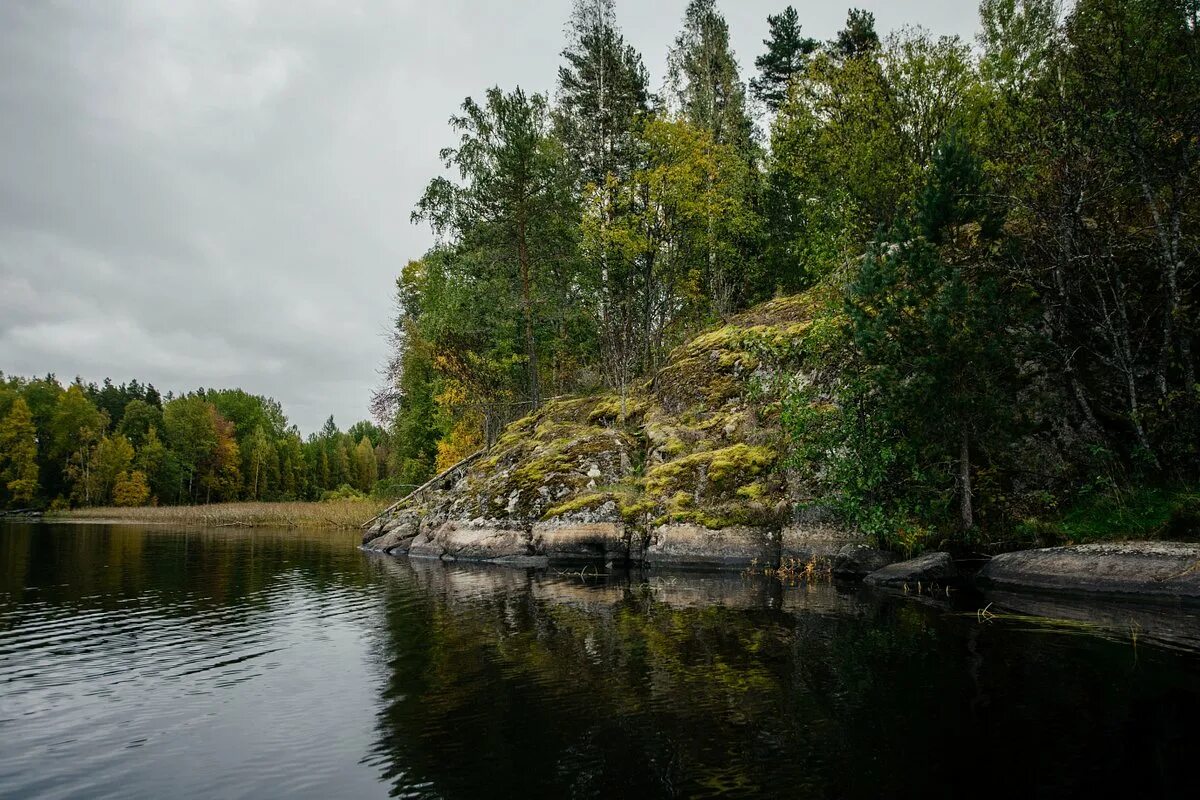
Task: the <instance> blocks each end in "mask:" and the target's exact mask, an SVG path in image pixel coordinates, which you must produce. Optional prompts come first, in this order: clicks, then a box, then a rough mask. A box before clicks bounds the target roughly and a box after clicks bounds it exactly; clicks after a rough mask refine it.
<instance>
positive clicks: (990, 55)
mask: <svg viewBox="0 0 1200 800" xmlns="http://www.w3.org/2000/svg"><path fill="white" fill-rule="evenodd" d="M1198 8H1200V2H1197V0H1078V2H1076V3H1074V4H1073V5H1071V6H1070V7H1067V8H1064V7H1063V6H1062V5H1061V4H1060V3H1059V2H1057V0H984V2H983V3H982V4H981V5H980V26H979V33H978V35H977V37H976V39H975V40H974V41H964V40H962V39H960V38H958V37H954V36H934V35H932V34H931V33H929V32H928V31H926V30H924V29H922V28H920V27H904V28H901V29H900V30H897V31H893V32H891V33H887V34H886V35H881V33H880V32H879V31H877V30H876V26H875V20H874V18H873V16H872V15H871V14H870V13H867V12H865V11H862V10H857V9H852V10H850V11H849V13H848V16H847V19H846V22H845V25H844V27H843V28H842V29H841V30H840V31H838V32H837V33H836V35H835V36H834V37H833V38H832V39H831V40H827V41H821V40H817V39H815V38H812V37H810V36H809V35H807V33H806V31H805V29H804V20H803V19H802V17H801V15H800V14H799V13H797V11H796V10H795V9H794V8H792V7H788V8H785V9H783V10H781V11H780V13H778V14H775V15H771V16H770V17H769V18H768V20H767V23H768V30H769V35H768V37H767V39H766V40H765V41H764V45H763V49H762V51H761V52H760V53H758V54H756V57H755V58H754V62H753V65H754V69H753V70H752V71H749V72H748V73H747V74H745V75H744V74H743V73H742V72H741V70H740V66H739V62H738V60H737V59H736V58H735V54H734V53H733V51H732V50H731V48H730V43H729V30H728V26H727V24H726V21H725V19H724V18H723V16H722V14H721V11H720V9H719V8H718V6H717V3H716V2H715V0H692V1H691V2H690V3H689V4H688V6H687V9H686V12H685V15H684V18H683V21H682V28H681V30H680V32H679V34H678V37H677V38H676V39H675V40H674V43H673V46H672V47H671V48H670V51H669V54H668V59H667V63H668V73H667V75H666V76H665V80H663V81H662V82H661V84H659V85H652V81H651V77H650V75H649V74H648V71H647V69H646V67H645V66H644V64H643V61H642V57H641V55H640V54H639V53H638V52H637V51H636V50H635V49H634V48H633V47H632V46H631V45H629V43H628V42H627V41H626V40H625V38H624V37H623V35H622V33H621V30H620V27H619V24H618V20H617V15H616V10H615V8H614V4H613V2H612V0H577V1H576V2H575V4H574V9H573V12H572V13H571V15H570V18H569V21H568V25H567V41H566V45H565V48H564V50H563V51H562V60H561V64H560V66H559V69H558V74H557V80H555V79H554V77H553V76H547V81H546V85H547V86H549V85H551V84H554V85H555V88H554V90H553V96H551V95H550V94H549V93H539V92H530V91H526V90H524V89H521V88H514V89H511V90H509V89H505V88H500V87H494V88H491V89H488V90H486V91H485V92H483V93H482V94H481V95H479V96H478V97H476V98H469V99H467V100H466V101H465V102H464V103H463V105H462V108H461V113H459V114H458V115H456V116H454V117H453V118H452V119H451V121H450V122H451V126H452V128H453V130H454V131H455V134H456V140H455V141H453V142H452V143H450V144H449V146H448V147H446V148H445V149H444V150H443V151H442V152H441V156H442V159H443V161H444V164H445V167H446V171H445V174H444V175H442V176H440V177H436V178H434V179H433V180H432V181H431V182H430V183H429V185H428V188H427V190H426V191H425V193H424V195H423V197H422V198H421V200H420V202H419V203H418V205H417V207H416V209H415V210H414V213H413V218H414V220H416V221H423V222H426V223H428V224H429V225H431V226H432V228H433V230H434V231H435V233H436V234H437V237H438V239H437V241H438V244H437V245H436V246H435V247H434V248H433V249H431V250H430V251H429V252H428V253H426V254H425V256H424V257H422V258H421V259H419V260H417V261H413V262H411V263H409V264H408V265H407V266H406V267H405V268H404V270H403V272H402V274H401V276H400V277H399V279H398V284H397V286H398V308H399V315H398V319H397V324H396V339H395V348H394V356H393V358H392V360H391V363H390V364H389V370H388V373H389V375H388V380H387V382H386V383H385V385H384V387H383V389H382V390H381V391H380V392H379V393H378V395H377V397H376V398H375V400H376V412H377V414H378V415H379V416H380V418H381V419H384V418H386V419H389V420H390V421H391V425H390V428H391V430H390V433H391V446H392V448H393V456H394V463H395V465H396V470H397V475H398V476H399V479H401V480H404V481H407V482H411V483H417V482H419V481H420V480H421V479H422V478H424V477H426V476H428V475H429V474H430V473H431V472H433V471H434V470H436V469H437V468H438V467H444V466H447V465H449V464H451V463H453V462H454V461H455V460H457V459H459V458H461V457H462V456H464V455H466V454H468V453H470V452H472V451H474V450H475V449H477V448H478V447H480V446H481V444H482V443H484V441H485V439H486V438H487V437H488V436H489V435H490V434H491V432H492V431H494V430H495V428H496V426H497V424H498V423H500V422H503V421H505V420H508V419H512V418H514V417H517V416H520V415H522V414H524V413H526V412H528V411H529V410H530V409H534V408H536V407H537V406H538V405H539V404H540V403H541V402H542V401H543V400H544V399H545V398H547V397H549V396H553V395H559V394H564V393H574V392H589V391H596V390H601V389H609V390H614V391H617V392H622V393H624V392H627V391H629V390H630V389H631V387H634V386H636V385H637V384H639V383H640V382H643V381H646V380H650V379H653V377H654V375H655V374H656V371H657V370H658V368H659V367H660V366H661V365H662V363H663V361H664V358H665V357H666V356H667V354H668V353H669V352H670V350H671V349H672V347H673V346H675V345H676V344H678V343H680V342H681V341H682V340H684V339H685V338H686V337H688V336H689V335H691V334H694V333H695V332H697V331H698V330H700V329H702V328H703V327H705V326H707V325H710V324H713V323H714V322H717V321H719V320H721V319H722V318H725V317H727V316H728V315H729V314H731V313H732V312H735V311H738V310H740V309H744V308H746V307H748V306H750V305H752V304H754V303H756V302H759V301H762V300H764V299H767V298H770V297H772V296H774V295H777V294H781V293H784V294H786V293H795V292H801V291H812V292H813V296H814V297H821V298H827V299H825V300H823V310H822V311H821V313H819V314H818V315H817V319H815V320H814V326H815V328H814V330H815V332H816V333H818V334H819V335H814V336H811V337H808V339H806V341H805V345H804V346H805V347H808V348H810V349H811V352H809V353H807V354H806V355H807V356H808V357H809V359H810V363H811V364H812V365H813V369H812V371H811V373H810V374H805V375H800V376H794V378H793V380H792V382H791V384H790V385H788V386H786V387H784V388H783V390H782V399H783V406H784V408H785V414H784V419H785V423H786V428H787V430H788V432H789V433H790V436H791V452H792V456H791V460H790V462H789V467H790V468H791V469H793V470H795V471H796V472H797V473H798V474H799V475H800V477H801V479H802V481H804V482H805V483H806V485H807V486H808V487H809V490H810V493H811V498H812V501H813V502H818V503H821V504H823V505H825V506H833V507H835V508H836V509H838V510H839V512H840V513H842V514H843V515H844V516H845V518H846V519H847V521H849V522H851V523H853V524H855V525H857V526H859V527H861V528H863V529H866V530H874V531H884V530H889V531H893V532H894V531H900V530H904V529H906V528H911V529H943V530H957V531H959V532H960V533H962V532H969V531H975V530H978V529H980V528H981V527H984V528H986V527H989V526H992V527H997V526H1002V525H1008V524H1011V523H1013V522H1014V521H1016V520H1020V519H1024V518H1028V517H1031V516H1037V515H1039V514H1046V513H1051V512H1054V511H1055V510H1056V509H1059V508H1061V507H1062V506H1063V505H1064V504H1065V503H1068V502H1071V500H1072V498H1076V497H1078V496H1080V495H1081V493H1087V492H1097V491H1100V492H1106V491H1113V492H1119V491H1120V490H1121V487H1128V486H1132V485H1148V484H1159V485H1161V484H1168V483H1171V484H1178V483H1180V482H1185V483H1186V482H1188V481H1194V479H1195V476H1196V473H1197V459H1198V447H1200V402H1198V399H1200V387H1198V385H1197V379H1196V371H1195V355H1194V353H1193V346H1192V343H1193V340H1194V337H1195V334H1196V332H1197V314H1196V305H1195V304H1196V300H1197V274H1196V261H1197V248H1198V247H1200V237H1197V225H1196V212H1197V209H1198V207H1200V193H1198V192H1197V191H1196V182H1197V177H1198V169H1200V166H1198V165H1200V158H1198V155H1200V39H1198V33H1197V18H1198V13H1200V12H1198ZM747 77H748V80H747ZM818 290H819V291H818Z"/></svg>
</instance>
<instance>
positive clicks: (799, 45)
mask: <svg viewBox="0 0 1200 800" xmlns="http://www.w3.org/2000/svg"><path fill="white" fill-rule="evenodd" d="M767 25H768V26H769V28H770V36H768V37H767V38H766V39H763V44H765V45H766V46H767V51H766V52H765V53H763V54H762V55H761V56H759V57H758V58H756V59H755V60H754V66H756V67H758V76H757V77H756V78H754V79H752V80H751V81H750V91H751V93H752V94H753V95H754V97H755V99H756V100H758V101H759V102H761V103H765V104H766V105H767V107H768V108H770V109H771V110H772V111H778V110H779V106H780V105H782V103H783V101H784V100H786V99H787V93H788V86H789V85H790V84H791V82H792V81H793V80H795V79H796V78H797V77H798V76H800V75H801V74H803V72H804V66H805V64H807V63H808V57H809V56H810V55H811V54H812V53H813V52H814V51H815V50H816V49H817V45H818V42H817V40H816V39H812V38H810V37H807V36H803V35H801V33H800V29H801V26H800V20H799V15H798V14H796V9H795V8H793V7H792V6H788V7H787V8H785V9H784V10H783V11H782V12H781V13H779V14H771V15H768V16H767Z"/></svg>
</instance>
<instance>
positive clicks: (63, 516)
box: [45, 500, 390, 530]
mask: <svg viewBox="0 0 1200 800" xmlns="http://www.w3.org/2000/svg"><path fill="white" fill-rule="evenodd" d="M388 505H390V504H389V502H388V501H386V500H327V501H324V502H291V501H287V502H277V503H262V502H245V503H212V504H210V505H198V506H143V507H138V508H117V507H95V508H73V509H70V510H68V511H55V512H50V513H47V514H46V516H45V519H46V520H48V521H62V522H130V523H137V524H146V525H197V526H201V527H206V528H265V527H277V528H332V529H337V530H347V529H352V528H357V527H358V526H360V525H362V524H363V523H364V522H366V521H367V520H369V519H370V518H371V517H373V516H375V515H376V514H378V513H379V512H380V511H382V510H383V509H385V508H387V506H388Z"/></svg>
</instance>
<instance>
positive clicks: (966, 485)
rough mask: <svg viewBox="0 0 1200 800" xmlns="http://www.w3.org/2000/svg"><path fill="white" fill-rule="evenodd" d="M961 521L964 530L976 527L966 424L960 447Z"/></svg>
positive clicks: (969, 441)
mask: <svg viewBox="0 0 1200 800" xmlns="http://www.w3.org/2000/svg"><path fill="white" fill-rule="evenodd" d="M958 491H959V507H958V508H959V522H960V524H961V525H962V529H963V531H964V532H965V531H969V530H971V529H972V528H974V527H975V511H974V509H973V508H972V504H971V495H972V491H971V439H970V436H969V434H968V433H967V428H966V426H965V425H964V426H963V428H962V432H961V439H960V442H959V449H958Z"/></svg>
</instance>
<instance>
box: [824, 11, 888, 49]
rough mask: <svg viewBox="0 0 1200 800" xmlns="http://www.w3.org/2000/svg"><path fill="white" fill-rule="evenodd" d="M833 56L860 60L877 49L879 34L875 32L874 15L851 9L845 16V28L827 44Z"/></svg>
mask: <svg viewBox="0 0 1200 800" xmlns="http://www.w3.org/2000/svg"><path fill="white" fill-rule="evenodd" d="M829 45H830V49H831V50H832V51H833V53H834V55H837V56H840V57H841V58H860V57H862V56H867V55H871V54H873V53H875V52H876V51H877V50H878V49H879V34H878V33H876V32H875V15H874V14H872V13H871V12H870V11H866V10H864V9H861V8H852V9H850V11H849V13H848V14H847V15H846V27H844V28H842V29H841V30H840V31H838V34H837V38H836V39H834V40H833V41H832V42H830V43H829Z"/></svg>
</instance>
